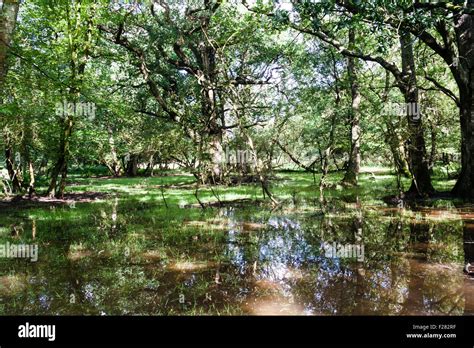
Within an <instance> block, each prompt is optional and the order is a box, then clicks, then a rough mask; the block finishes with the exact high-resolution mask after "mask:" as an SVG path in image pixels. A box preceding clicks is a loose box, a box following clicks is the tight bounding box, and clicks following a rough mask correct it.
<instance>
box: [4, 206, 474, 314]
mask: <svg viewBox="0 0 474 348" xmlns="http://www.w3.org/2000/svg"><path fill="white" fill-rule="evenodd" d="M68 209H69V208H64V209H63V208H57V209H55V212H54V213H50V214H49V215H45V214H43V215H41V213H40V212H37V211H36V212H25V216H12V215H8V214H3V213H0V217H1V219H2V220H1V221H2V224H1V225H2V226H15V229H13V230H11V231H13V232H14V233H6V234H5V233H0V239H1V242H2V243H3V242H5V241H13V240H17V241H18V242H20V241H22V242H28V241H33V240H34V241H35V243H36V242H38V243H39V244H40V259H39V261H38V262H37V263H36V264H31V263H28V262H26V261H25V260H9V259H0V314H33V315H35V314H96V315H113V314H151V315H166V314H191V315H199V314H257V315H258V314H279V315H281V314H291V315H294V314H300V315H308V314H314V315H373V314H378V315H415V314H419V315H434V314H441V315H459V314H474V295H473V294H474V281H473V280H472V278H470V277H469V276H468V275H466V274H464V273H463V272H462V270H463V268H465V265H466V264H472V263H474V223H473V220H472V219H465V218H464V217H469V218H471V217H472V210H466V209H451V210H449V211H446V212H443V210H440V209H419V210H415V211H414V212H413V214H411V213H410V212H408V213H410V214H407V211H400V210H398V211H396V210H382V209H381V210H380V211H377V212H376V214H373V212H371V211H367V210H364V209H363V208H362V207H361V204H360V202H359V200H358V199H356V204H355V209H353V210H351V211H349V212H345V214H344V215H341V216H338V215H337V214H335V215H326V216H322V215H318V214H314V213H310V212H306V213H303V212H298V211H292V212H291V213H283V212H282V213H279V214H278V213H269V212H267V211H265V209H261V208H237V207H227V208H222V209H219V210H207V211H206V212H203V211H202V210H200V209H179V208H176V209H175V210H173V209H172V208H167V209H163V207H162V206H160V205H153V204H149V205H143V204H137V203H136V202H119V200H117V199H115V200H113V201H112V202H111V203H108V204H107V203H105V204H97V205H94V207H93V209H91V208H90V205H78V206H76V207H75V209H74V210H73V211H72V210H71V211H70V210H68ZM440 214H442V215H441V216H443V219H439V218H438V217H439V216H440ZM463 214H464V215H463ZM466 214H467V215H466ZM469 214H471V215H469ZM30 215H31V216H33V217H31V218H30ZM50 215H51V216H53V217H55V218H50V219H48V218H47V217H49V216H50ZM459 215H461V218H459ZM45 216H46V217H45ZM65 216H66V218H65ZM433 216H435V217H436V218H433ZM447 217H449V218H447ZM455 217H456V219H455ZM19 226H21V228H19ZM11 231H10V232H11ZM0 232H1V230H0ZM333 242H334V243H340V244H343V245H363V246H364V250H365V252H364V255H363V256H364V257H363V259H357V258H353V257H345V256H340V255H339V256H338V255H332V256H331V257H329V256H328V255H327V253H325V250H324V248H323V246H324V245H326V244H327V243H333ZM468 270H469V269H468Z"/></svg>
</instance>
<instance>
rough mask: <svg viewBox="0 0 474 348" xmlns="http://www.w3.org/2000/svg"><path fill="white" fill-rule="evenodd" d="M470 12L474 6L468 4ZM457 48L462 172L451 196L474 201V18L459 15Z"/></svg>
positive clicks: (472, 16) (468, 15)
mask: <svg viewBox="0 0 474 348" xmlns="http://www.w3.org/2000/svg"><path fill="white" fill-rule="evenodd" d="M467 6H468V7H470V8H471V9H473V8H474V4H472V3H469V4H467ZM455 29H456V37H457V42H458V48H459V67H458V70H459V75H460V78H459V79H458V81H457V82H458V87H459V97H460V123H461V164H462V169H461V173H460V176H459V178H458V181H457V182H456V185H455V186H454V189H453V194H455V195H456V196H459V197H463V198H470V199H472V198H474V99H473V94H474V15H472V14H463V15H460V16H459V17H458V19H457V22H456V26H455Z"/></svg>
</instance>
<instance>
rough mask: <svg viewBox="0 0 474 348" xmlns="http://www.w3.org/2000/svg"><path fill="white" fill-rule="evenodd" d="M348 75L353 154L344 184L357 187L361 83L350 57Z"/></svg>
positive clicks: (352, 40)
mask: <svg viewBox="0 0 474 348" xmlns="http://www.w3.org/2000/svg"><path fill="white" fill-rule="evenodd" d="M354 45H355V30H354V29H350V30H349V47H351V48H352V47H353V46H354ZM347 73H348V75H349V81H350V85H351V97H352V105H351V110H350V125H351V137H350V139H351V153H350V156H349V163H348V166H347V170H346V174H345V176H344V179H343V182H344V183H345V184H349V185H357V182H358V179H359V171H360V136H361V129H360V111H359V107H360V99H361V96H360V92H359V83H358V81H357V72H356V59H355V58H354V57H348V59H347Z"/></svg>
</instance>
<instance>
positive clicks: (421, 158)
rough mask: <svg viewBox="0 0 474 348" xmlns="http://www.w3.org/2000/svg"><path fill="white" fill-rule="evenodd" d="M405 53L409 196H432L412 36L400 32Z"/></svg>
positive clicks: (403, 71) (404, 75)
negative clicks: (410, 178) (409, 175)
mask: <svg viewBox="0 0 474 348" xmlns="http://www.w3.org/2000/svg"><path fill="white" fill-rule="evenodd" d="M400 46H401V54H402V75H403V81H402V82H403V88H402V89H403V94H404V98H405V103H406V110H407V118H408V131H409V136H408V143H407V145H408V161H409V166H410V172H411V174H412V184H411V187H410V189H409V190H408V193H410V194H415V195H417V196H429V195H431V194H433V193H434V192H435V190H434V188H433V185H432V184H431V177H430V170H429V168H428V161H429V160H428V157H427V155H426V145H425V137H424V129H423V121H422V117H421V110H420V106H419V98H418V86H417V81H416V69H415V59H414V55H413V41H412V37H411V34H410V33H408V32H404V31H400Z"/></svg>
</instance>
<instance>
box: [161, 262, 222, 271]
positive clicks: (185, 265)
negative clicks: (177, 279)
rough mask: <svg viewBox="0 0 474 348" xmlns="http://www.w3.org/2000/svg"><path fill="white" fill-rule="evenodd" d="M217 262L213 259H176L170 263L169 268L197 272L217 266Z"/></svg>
mask: <svg viewBox="0 0 474 348" xmlns="http://www.w3.org/2000/svg"><path fill="white" fill-rule="evenodd" d="M215 266H216V263H215V262H211V261H176V262H172V263H170V264H169V265H168V266H167V268H168V269H170V270H173V271H179V272H195V271H202V270H206V269H209V268H211V267H215Z"/></svg>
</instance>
